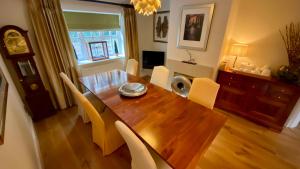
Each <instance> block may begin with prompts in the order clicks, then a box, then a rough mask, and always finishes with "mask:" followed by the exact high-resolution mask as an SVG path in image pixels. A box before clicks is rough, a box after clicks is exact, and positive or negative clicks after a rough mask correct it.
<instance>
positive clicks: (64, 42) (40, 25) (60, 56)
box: [27, 0, 78, 109]
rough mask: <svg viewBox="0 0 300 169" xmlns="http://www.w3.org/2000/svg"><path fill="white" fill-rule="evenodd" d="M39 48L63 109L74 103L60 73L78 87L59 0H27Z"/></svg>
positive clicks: (54, 93) (71, 51)
mask: <svg viewBox="0 0 300 169" xmlns="http://www.w3.org/2000/svg"><path fill="white" fill-rule="evenodd" d="M27 2H28V3H27V4H28V9H29V15H30V17H31V21H32V25H33V28H34V33H35V35H36V38H37V42H38V47H39V49H40V51H41V57H42V60H43V62H44V66H45V70H46V72H47V76H48V79H49V83H50V86H51V88H52V90H53V93H52V94H53V95H54V96H55V97H56V101H57V103H58V106H59V108H60V109H64V108H67V107H69V106H71V105H72V104H73V101H72V95H71V93H70V91H68V89H67V87H66V86H64V84H63V83H62V81H61V79H60V76H59V73H60V72H64V73H66V74H67V75H68V76H69V78H70V79H71V80H72V81H73V82H74V83H75V85H76V86H78V81H77V72H76V70H77V69H76V66H77V64H76V60H75V57H74V51H73V47H72V45H71V42H70V39H69V36H68V30H67V26H66V23H65V21H64V17H63V13H62V9H61V6H60V0H27Z"/></svg>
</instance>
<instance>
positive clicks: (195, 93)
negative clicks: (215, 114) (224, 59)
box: [188, 78, 220, 109]
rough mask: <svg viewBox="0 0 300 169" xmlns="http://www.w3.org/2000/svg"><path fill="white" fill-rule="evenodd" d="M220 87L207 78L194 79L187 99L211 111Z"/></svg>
mask: <svg viewBox="0 0 300 169" xmlns="http://www.w3.org/2000/svg"><path fill="white" fill-rule="evenodd" d="M219 88H220V85H219V84H218V83H216V82H214V81H213V80H211V79H208V78H194V79H193V83H192V86H191V89H190V91H189V95H188V99H189V100H191V101H193V102H196V103H198V104H201V105H203V106H205V107H207V108H209V109H213V107H214V104H215V101H216V97H217V94H218V90H219Z"/></svg>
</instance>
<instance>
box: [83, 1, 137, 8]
mask: <svg viewBox="0 0 300 169" xmlns="http://www.w3.org/2000/svg"><path fill="white" fill-rule="evenodd" d="M80 1H87V2H95V3H101V4H108V5H116V6H121V7H124V8H133V6H132V5H130V4H120V3H115V2H107V1H97V0H80Z"/></svg>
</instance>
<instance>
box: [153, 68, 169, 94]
mask: <svg viewBox="0 0 300 169" xmlns="http://www.w3.org/2000/svg"><path fill="white" fill-rule="evenodd" d="M169 73H170V71H169V69H167V68H166V67H165V66H155V67H154V69H153V72H152V75H151V79H150V83H152V84H155V85H157V86H160V87H162V88H165V89H166V88H167V84H168V80H169Z"/></svg>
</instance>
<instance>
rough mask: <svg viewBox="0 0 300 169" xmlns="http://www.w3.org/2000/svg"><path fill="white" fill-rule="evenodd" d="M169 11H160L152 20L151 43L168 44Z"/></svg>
mask: <svg viewBox="0 0 300 169" xmlns="http://www.w3.org/2000/svg"><path fill="white" fill-rule="evenodd" d="M169 17H170V11H160V12H157V13H156V14H154V18H153V41H154V42H163V43H167V42H168V32H169Z"/></svg>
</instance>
